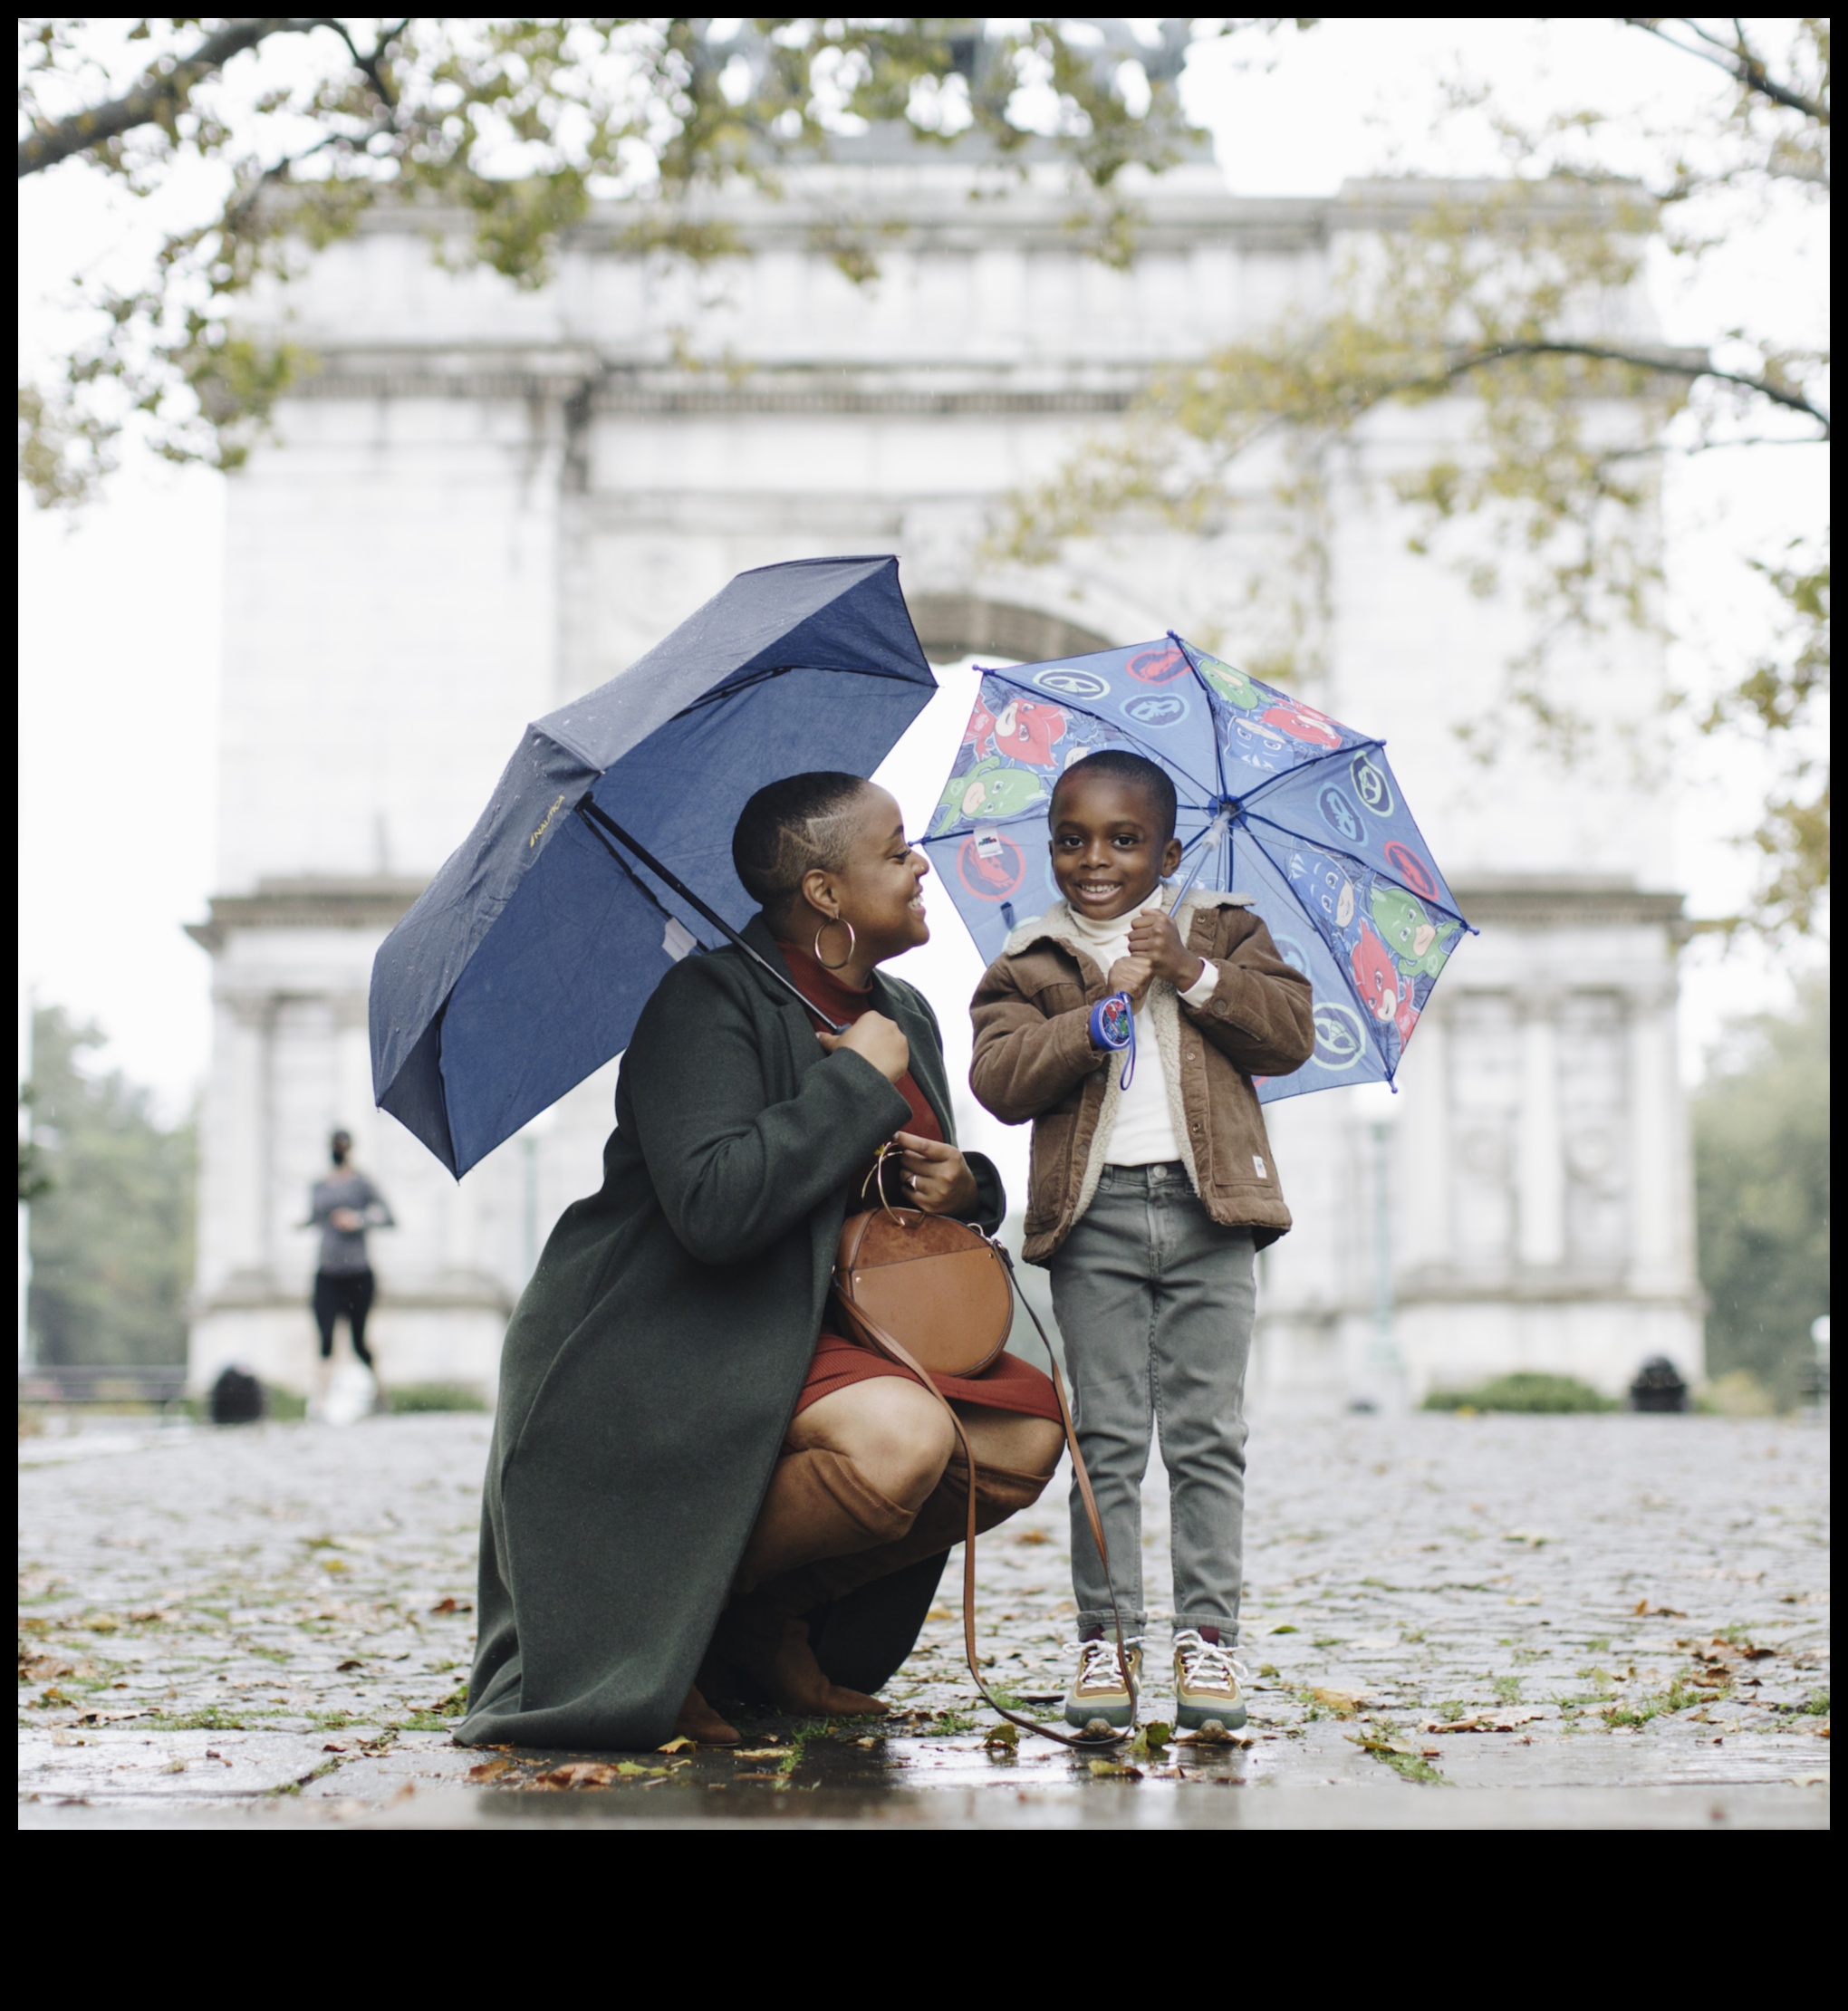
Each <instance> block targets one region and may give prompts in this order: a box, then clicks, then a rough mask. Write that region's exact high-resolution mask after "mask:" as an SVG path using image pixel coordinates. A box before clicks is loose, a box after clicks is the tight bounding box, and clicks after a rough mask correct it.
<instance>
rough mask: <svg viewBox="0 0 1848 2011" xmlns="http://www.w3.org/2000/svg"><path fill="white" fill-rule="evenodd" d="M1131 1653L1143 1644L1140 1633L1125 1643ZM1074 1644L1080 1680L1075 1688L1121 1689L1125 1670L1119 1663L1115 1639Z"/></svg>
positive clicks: (1075, 1642) (1076, 1642)
mask: <svg viewBox="0 0 1848 2011" xmlns="http://www.w3.org/2000/svg"><path fill="white" fill-rule="evenodd" d="M1123 1645H1124V1647H1126V1648H1127V1649H1128V1650H1129V1651H1130V1652H1131V1654H1132V1655H1133V1654H1134V1653H1135V1651H1136V1650H1137V1649H1139V1648H1140V1647H1141V1645H1142V1641H1141V1636H1140V1635H1135V1636H1132V1637H1131V1639H1130V1640H1128V1641H1125V1642H1124V1643H1123ZM1073 1647H1075V1648H1076V1649H1077V1650H1078V1655H1079V1660H1078V1680H1077V1682H1076V1683H1075V1684H1073V1689H1105V1688H1109V1689H1121V1687H1122V1680H1123V1672H1122V1669H1121V1668H1120V1667H1119V1666H1118V1663H1117V1651H1116V1643H1115V1641H1074V1642H1073Z"/></svg>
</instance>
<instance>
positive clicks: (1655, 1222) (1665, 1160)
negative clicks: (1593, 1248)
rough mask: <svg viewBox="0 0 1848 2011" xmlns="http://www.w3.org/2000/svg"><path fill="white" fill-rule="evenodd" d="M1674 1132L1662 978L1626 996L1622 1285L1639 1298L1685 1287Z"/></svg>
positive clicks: (1674, 1086) (1669, 1000)
mask: <svg viewBox="0 0 1848 2011" xmlns="http://www.w3.org/2000/svg"><path fill="white" fill-rule="evenodd" d="M1681 1132H1682V1125H1681V1085H1680V1075H1679V1073H1678V1070H1677V1067H1676V1056H1675V988H1674V986H1673V984H1672V982H1670V983H1668V984H1665V985H1656V986H1649V987H1647V988H1641V989H1638V990H1636V991H1633V992H1632V993H1631V996H1630V1289H1631V1292H1633V1293H1636V1294H1641V1295H1642V1296H1646V1297H1658V1296H1660V1295H1661V1294H1669V1293H1681V1292H1685V1291H1686V1290H1687V1289H1688V1287H1689V1274H1690V1272H1691V1269H1692V1265H1691V1262H1690V1257H1691V1238H1690V1236H1689V1235H1688V1233H1687V1225H1686V1224H1685V1222H1684V1220H1683V1217H1684V1216H1685V1213H1686V1209H1685V1208H1684V1206H1683V1190H1684V1188H1685V1185H1686V1182H1685V1180H1684V1179H1683V1160H1684V1159H1685V1157H1686V1152H1685V1147H1684V1143H1683V1140H1682V1136H1681Z"/></svg>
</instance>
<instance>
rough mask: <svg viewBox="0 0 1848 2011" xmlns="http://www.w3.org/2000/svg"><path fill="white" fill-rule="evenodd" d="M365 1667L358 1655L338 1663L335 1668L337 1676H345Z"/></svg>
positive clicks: (350, 1656)
mask: <svg viewBox="0 0 1848 2011" xmlns="http://www.w3.org/2000/svg"><path fill="white" fill-rule="evenodd" d="M365 1666H366V1665H365V1663H364V1662H362V1661H361V1660H360V1658H359V1657H358V1656H357V1655H349V1656H348V1657H347V1659H346V1660H345V1661H343V1662H336V1663H335V1664H334V1665H333V1668H334V1673H335V1674H336V1675H338V1676H344V1675H345V1674H346V1672H347V1670H348V1669H363V1668H364V1667H365Z"/></svg>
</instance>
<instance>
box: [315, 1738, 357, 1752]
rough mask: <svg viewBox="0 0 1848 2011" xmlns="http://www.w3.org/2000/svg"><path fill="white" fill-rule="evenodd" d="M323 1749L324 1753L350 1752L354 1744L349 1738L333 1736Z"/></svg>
mask: <svg viewBox="0 0 1848 2011" xmlns="http://www.w3.org/2000/svg"><path fill="white" fill-rule="evenodd" d="M321 1750H322V1752H323V1753H350V1752H351V1751H352V1744H351V1740H348V1739H344V1738H331V1739H329V1740H328V1742H327V1744H326V1745H325V1746H322V1748H321Z"/></svg>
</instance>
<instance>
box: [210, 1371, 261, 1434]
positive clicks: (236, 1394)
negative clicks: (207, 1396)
mask: <svg viewBox="0 0 1848 2011" xmlns="http://www.w3.org/2000/svg"><path fill="white" fill-rule="evenodd" d="M263 1413H264V1400H263V1385H262V1383H260V1382H259V1381H257V1380H256V1378H255V1376H254V1375H252V1374H251V1373H250V1372H249V1371H248V1370H246V1369H221V1370H219V1371H218V1380H217V1381H216V1382H215V1383H214V1384H213V1385H212V1422H213V1423H214V1424H217V1425H232V1424H255V1423H256V1422H257V1421H258V1419H261V1418H262V1416H263Z"/></svg>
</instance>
